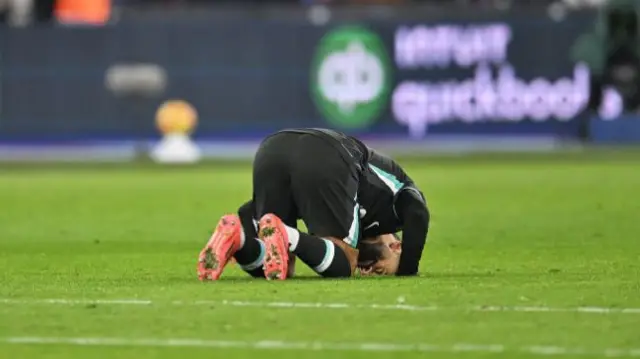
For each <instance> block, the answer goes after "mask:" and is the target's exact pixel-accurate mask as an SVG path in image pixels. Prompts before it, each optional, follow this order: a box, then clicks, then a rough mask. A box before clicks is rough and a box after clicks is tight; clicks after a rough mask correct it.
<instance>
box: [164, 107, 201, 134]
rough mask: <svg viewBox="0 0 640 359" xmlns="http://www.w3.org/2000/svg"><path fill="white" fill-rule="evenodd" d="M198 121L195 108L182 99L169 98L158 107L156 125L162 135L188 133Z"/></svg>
mask: <svg viewBox="0 0 640 359" xmlns="http://www.w3.org/2000/svg"><path fill="white" fill-rule="evenodd" d="M197 122H198V113H197V112H196V109H195V108H194V107H193V106H191V104H189V103H188V102H186V101H183V100H169V101H167V102H165V103H163V104H162V106H160V108H158V111H157V112H156V125H157V126H158V129H159V130H160V132H162V134H163V135H169V134H183V135H186V134H189V133H191V132H192V131H193V130H194V129H195V127H196V125H197Z"/></svg>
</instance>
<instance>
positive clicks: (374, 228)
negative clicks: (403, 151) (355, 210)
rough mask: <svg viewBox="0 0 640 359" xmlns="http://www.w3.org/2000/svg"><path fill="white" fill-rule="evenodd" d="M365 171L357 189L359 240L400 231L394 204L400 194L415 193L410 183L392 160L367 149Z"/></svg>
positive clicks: (400, 226)
mask: <svg viewBox="0 0 640 359" xmlns="http://www.w3.org/2000/svg"><path fill="white" fill-rule="evenodd" d="M368 157H369V162H368V164H367V171H365V172H364V176H363V179H362V180H361V182H360V187H359V190H358V202H359V203H360V215H361V228H362V238H366V237H373V236H377V235H380V234H386V233H396V232H398V231H401V230H402V223H401V221H400V219H399V218H398V213H397V212H396V208H395V203H396V198H397V196H398V194H399V193H400V192H401V191H415V192H416V193H417V194H419V195H420V197H422V198H424V196H423V194H422V193H421V192H420V191H419V190H418V188H417V187H416V185H415V184H414V182H413V180H412V179H411V178H410V177H409V176H408V175H407V174H406V173H405V172H404V170H403V169H402V167H400V165H399V164H398V163H396V162H395V161H394V160H392V159H391V158H389V157H386V156H384V155H381V154H379V153H377V152H375V151H373V150H369V155H368Z"/></svg>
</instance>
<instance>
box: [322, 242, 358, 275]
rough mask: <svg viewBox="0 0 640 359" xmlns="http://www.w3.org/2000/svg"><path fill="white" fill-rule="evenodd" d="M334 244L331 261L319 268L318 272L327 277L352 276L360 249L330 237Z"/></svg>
mask: <svg viewBox="0 0 640 359" xmlns="http://www.w3.org/2000/svg"><path fill="white" fill-rule="evenodd" d="M328 239H329V240H330V241H331V242H332V244H333V250H332V251H333V254H332V256H333V257H332V258H331V263H330V264H328V266H327V267H326V268H318V269H321V270H318V273H319V274H320V275H321V276H323V277H327V278H346V277H351V276H352V275H353V273H354V272H355V269H356V265H357V263H358V251H357V250H356V249H354V248H351V247H349V246H348V245H347V244H346V243H344V242H343V241H341V240H339V239H336V238H328Z"/></svg>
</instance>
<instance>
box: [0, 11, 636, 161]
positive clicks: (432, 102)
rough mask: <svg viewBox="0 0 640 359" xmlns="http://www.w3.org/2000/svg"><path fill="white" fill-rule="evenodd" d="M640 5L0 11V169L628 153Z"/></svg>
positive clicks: (631, 137)
mask: <svg viewBox="0 0 640 359" xmlns="http://www.w3.org/2000/svg"><path fill="white" fill-rule="evenodd" d="M639 9H640V8H639V7H638V5H637V4H636V2H635V1H632V0H609V1H607V0H413V1H412V0H386V1H385V0H377V1H373V0H369V1H367V0H350V1H347V0H334V1H331V0H325V1H313V0H302V1H301V0H281V1H269V0H259V1H258V0H255V1H250V0H228V1H224V0H0V22H1V25H0V159H2V160H109V161H111V160H118V161H120V160H122V161H130V160H134V159H138V158H141V157H148V156H151V157H152V158H154V159H156V160H160V161H163V160H164V161H168V162H170V161H197V160H200V159H203V158H250V157H251V155H252V154H253V152H254V150H255V148H256V146H257V144H258V142H259V140H260V139H261V138H262V137H263V136H265V135H267V134H269V133H271V132H274V131H277V130H279V129H282V128H286V127H331V128H335V129H338V130H342V131H345V132H348V133H350V134H354V135H357V136H360V137H361V138H363V139H365V140H366V141H368V142H369V143H370V144H371V145H373V146H374V147H378V148H380V149H381V150H383V151H384V150H386V151H388V152H392V153H401V154H421V153H432V152H451V151H454V152H475V151H523V150H524V151H541V150H555V149H558V148H567V147H582V146H591V145H597V144H633V143H640V118H639V117H638V115H637V114H638V108H639V107H640V90H639V89H638V83H639V81H640V78H639V77H638V76H639V74H640V72H639V70H640V51H639V50H640V45H639V44H640V42H639V41H638V16H639V14H640V10H639ZM187 135H190V138H188V137H187ZM163 138H164V140H163ZM167 138H169V139H167ZM159 147H162V148H159ZM154 153H155V154H154Z"/></svg>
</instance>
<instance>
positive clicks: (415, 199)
mask: <svg viewBox="0 0 640 359" xmlns="http://www.w3.org/2000/svg"><path fill="white" fill-rule="evenodd" d="M395 210H396V214H397V215H398V218H399V219H400V221H401V222H402V254H401V255H400V264H399V266H398V271H397V273H396V275H399V276H407V275H416V274H417V273H418V265H419V264H420V258H421V257H422V250H423V249H424V245H425V242H426V241H427V232H428V231H429V210H428V209H427V205H426V203H425V201H424V198H423V196H422V194H421V193H420V191H418V190H417V189H415V188H413V187H405V188H404V189H402V190H401V191H400V193H398V195H397V198H396V202H395Z"/></svg>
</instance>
